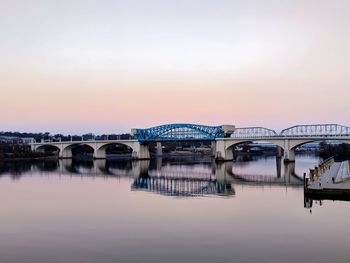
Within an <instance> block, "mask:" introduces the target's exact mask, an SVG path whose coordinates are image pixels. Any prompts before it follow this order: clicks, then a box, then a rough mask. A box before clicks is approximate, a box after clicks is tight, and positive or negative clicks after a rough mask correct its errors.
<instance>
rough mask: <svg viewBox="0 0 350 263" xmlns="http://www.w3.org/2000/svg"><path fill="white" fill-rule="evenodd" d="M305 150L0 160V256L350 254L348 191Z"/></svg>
mask: <svg viewBox="0 0 350 263" xmlns="http://www.w3.org/2000/svg"><path fill="white" fill-rule="evenodd" d="M319 162H320V159H319V158H318V157H316V156H314V155H297V156H296V163H295V164H289V165H285V164H284V163H283V160H281V159H278V158H277V159H276V157H274V156H265V157H264V156H246V157H242V158H239V159H237V160H236V161H234V162H225V163H215V162H213V161H212V160H211V159H210V158H204V157H186V158H172V159H161V158H158V159H152V160H151V161H104V160H98V161H87V162H79V161H72V160H60V161H37V162H6V163H0V200H1V203H0V211H1V217H0V262H1V263H7V262H16V263H20V262H26V263H27V262H84V263H89V262H133V263H135V262H143V263H145V262H211V263H212V262H259V263H261V262H269V263H270V262H298V263H301V262H318V263H320V262H349V260H350V252H349V241H350V228H349V218H350V203H348V202H343V201H327V200H324V201H316V200H313V201H310V200H308V201H307V202H306V203H305V200H304V189H303V173H304V172H307V171H308V169H309V168H313V167H314V166H315V165H316V164H318V163H319Z"/></svg>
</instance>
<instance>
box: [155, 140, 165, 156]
mask: <svg viewBox="0 0 350 263" xmlns="http://www.w3.org/2000/svg"><path fill="white" fill-rule="evenodd" d="M156 155H157V156H162V155H163V149H162V143H161V142H157V144H156Z"/></svg>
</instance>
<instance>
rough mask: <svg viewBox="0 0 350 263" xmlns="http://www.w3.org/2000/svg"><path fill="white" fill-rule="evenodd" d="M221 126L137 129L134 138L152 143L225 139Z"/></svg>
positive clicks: (195, 125)
mask: <svg viewBox="0 0 350 263" xmlns="http://www.w3.org/2000/svg"><path fill="white" fill-rule="evenodd" d="M224 137H225V133H224V130H223V129H222V127H221V126H204V125H197V124H168V125H161V126H156V127H152V128H149V129H136V133H135V135H134V138H135V139H137V140H139V141H140V142H152V141H193V140H208V141H213V140H215V139H216V138H224Z"/></svg>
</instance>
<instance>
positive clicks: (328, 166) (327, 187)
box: [305, 158, 350, 200]
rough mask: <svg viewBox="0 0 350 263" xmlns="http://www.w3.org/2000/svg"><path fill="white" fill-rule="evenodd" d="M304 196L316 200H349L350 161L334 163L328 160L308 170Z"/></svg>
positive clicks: (331, 159)
mask: <svg viewBox="0 0 350 263" xmlns="http://www.w3.org/2000/svg"><path fill="white" fill-rule="evenodd" d="M305 194H307V195H312V196H313V197H316V199H322V197H323V198H325V199H333V200H339V199H341V200H349V199H350V161H343V162H335V161H334V159H333V158H330V159H327V160H326V161H324V162H322V163H321V164H320V165H319V166H318V167H315V169H310V173H309V178H306V179H305ZM317 197H319V198H317Z"/></svg>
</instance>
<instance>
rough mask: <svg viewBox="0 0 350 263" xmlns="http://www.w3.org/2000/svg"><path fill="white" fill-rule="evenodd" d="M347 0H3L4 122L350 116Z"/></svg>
mask: <svg viewBox="0 0 350 263" xmlns="http://www.w3.org/2000/svg"><path fill="white" fill-rule="evenodd" d="M349 10H350V1H347V0H344V1H337V0H328V1H326V0H300V1H298V0H293V1H292V0H291V1H288V0H255V1H249V0H240V1H235V0H212V1H208V0H176V1H175V0H172V1H169V0H158V1H152V0H148V1H144V0H139V1H133V0H130V1H129V0H128V1H125V0H123V1H117V0H110V1H107V0H98V1H97V0H92V1H89V0H60V1H57V0H56V1H50V0H22V1H20V0H0V91H1V93H0V94H1V95H0V120H1V125H0V130H11V131H13V130H17V131H49V132H51V133H58V132H59V133H64V134H68V133H83V132H84V133H85V132H94V133H96V134H99V133H107V132H108V133H119V132H129V131H130V128H133V127H139V128H145V127H150V126H155V125H159V124H165V123H200V124H207V125H220V124H233V125H236V126H239V127H245V126H265V127H269V128H273V129H276V130H280V129H282V128H286V127H289V126H292V125H295V124H312V123H339V124H343V125H347V126H350V118H349V111H350V85H349V84H350V33H349V32H350V15H349Z"/></svg>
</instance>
